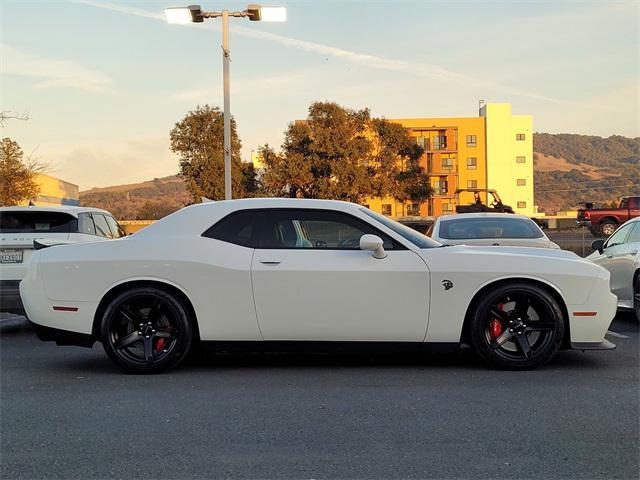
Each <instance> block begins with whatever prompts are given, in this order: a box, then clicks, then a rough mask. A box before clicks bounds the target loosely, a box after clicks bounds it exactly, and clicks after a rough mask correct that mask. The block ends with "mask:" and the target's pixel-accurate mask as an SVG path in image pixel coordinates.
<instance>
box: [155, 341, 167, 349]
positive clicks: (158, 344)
mask: <svg viewBox="0 0 640 480" xmlns="http://www.w3.org/2000/svg"><path fill="white" fill-rule="evenodd" d="M166 344H167V339H166V338H159V339H158V340H157V341H156V352H161V351H162V349H163V348H164V347H165V345H166Z"/></svg>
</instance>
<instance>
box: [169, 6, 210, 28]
mask: <svg viewBox="0 0 640 480" xmlns="http://www.w3.org/2000/svg"><path fill="white" fill-rule="evenodd" d="M164 16H165V18H166V19H167V23H178V24H185V23H200V22H203V21H204V17H203V15H202V9H201V8H200V5H189V6H188V7H171V8H165V9H164Z"/></svg>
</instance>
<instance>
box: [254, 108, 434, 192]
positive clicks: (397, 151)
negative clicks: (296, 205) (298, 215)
mask: <svg viewBox="0 0 640 480" xmlns="http://www.w3.org/2000/svg"><path fill="white" fill-rule="evenodd" d="M259 152H260V155H261V156H262V159H263V163H264V165H265V172H264V175H263V177H262V184H263V188H264V190H265V191H266V192H267V193H268V194H270V195H276V196H290V197H303V198H331V199H338V200H348V201H352V202H360V201H362V200H363V199H364V198H365V197H368V196H377V197H384V196H388V195H390V196H392V197H394V198H396V199H398V200H399V201H406V200H414V201H421V200H424V199H425V198H427V197H428V196H429V195H430V194H431V187H430V186H429V182H428V177H427V175H426V174H425V173H424V171H423V170H422V168H421V167H420V165H419V159H420V157H421V155H422V153H423V150H422V148H421V147H420V146H418V145H417V144H416V143H415V141H413V140H412V139H411V137H410V136H409V134H408V133H407V131H406V130H405V129H404V128H403V127H402V126H401V125H399V124H394V123H391V122H389V121H387V120H384V119H372V118H371V115H370V113H369V110H368V109H363V110H351V109H346V108H344V107H341V106H340V105H338V104H336V103H331V102H315V103H312V104H311V106H310V107H309V115H308V117H307V119H306V120H305V121H303V122H294V123H291V124H290V125H289V127H288V128H287V130H286V132H285V141H284V143H283V145H282V152H281V153H277V152H275V151H274V150H273V149H272V148H270V147H269V146H268V145H265V146H263V147H261V148H260V149H259Z"/></svg>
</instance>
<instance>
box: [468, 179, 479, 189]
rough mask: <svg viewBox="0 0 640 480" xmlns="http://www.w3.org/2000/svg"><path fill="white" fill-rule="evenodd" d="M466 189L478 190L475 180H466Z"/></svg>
mask: <svg viewBox="0 0 640 480" xmlns="http://www.w3.org/2000/svg"><path fill="white" fill-rule="evenodd" d="M467 188H478V181H477V180H467Z"/></svg>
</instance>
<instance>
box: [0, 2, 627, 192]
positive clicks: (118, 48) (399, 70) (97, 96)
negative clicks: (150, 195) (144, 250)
mask: <svg viewBox="0 0 640 480" xmlns="http://www.w3.org/2000/svg"><path fill="white" fill-rule="evenodd" d="M172 1H177V2H178V3H177V4H176V3H172ZM179 2H180V0H165V1H155V0H154V1H150V0H149V1H126V0H119V1H102V0H52V1H31V0H0V16H1V17H2V20H1V21H2V25H1V32H0V60H1V61H2V64H1V85H0V87H1V90H0V93H1V98H0V103H1V108H2V110H3V111H14V112H24V111H27V112H29V117H30V118H29V120H28V121H17V120H13V121H9V122H8V123H7V124H6V125H5V126H4V127H3V128H2V129H1V130H2V131H1V132H0V135H2V137H11V138H12V139H14V140H16V141H17V142H18V143H19V144H20V145H21V146H22V148H23V150H24V151H25V153H27V154H30V155H34V156H35V157H36V158H38V159H39V160H40V161H42V162H45V163H47V164H48V165H49V173H50V174H51V175H54V176H57V177H60V178H62V179H64V180H67V181H70V182H73V183H76V184H78V185H79V186H80V189H81V190H87V189H90V188H92V187H96V186H108V185H116V184H124V183H132V182H138V181H143V180H149V179H152V178H156V177H163V176H166V175H173V174H175V173H177V170H178V161H177V158H176V157H175V156H174V155H173V154H172V153H171V151H170V150H169V131H170V130H171V128H172V127H173V126H174V124H175V123H176V122H178V121H179V120H180V119H181V118H183V117H184V115H185V114H186V113H187V112H188V111H190V110H192V109H194V108H195V107H196V106H197V105H203V104H205V103H208V104H210V105H215V106H222V96H223V91H222V49H221V31H220V22H219V20H217V19H216V20H208V21H205V22H204V23H202V24H194V25H186V26H183V25H168V24H166V22H165V21H164V17H163V14H162V9H163V8H165V7H168V6H180V5H181V3H179ZM186 3H189V2H186ZM246 4H247V3H246V2H237V1H226V2H224V3H220V2H206V3H203V4H202V5H203V9H205V10H220V9H222V8H223V7H224V8H228V9H229V10H244V8H246ZM269 4H277V5H283V6H285V7H286V8H287V15H288V18H287V21H286V22H285V23H266V22H250V21H248V20H247V19H243V18H232V19H231V20H230V50H231V59H232V62H231V112H232V114H233V116H234V118H235V119H236V121H237V124H238V133H239V135H240V138H241V140H242V144H243V150H242V153H243V157H244V159H246V160H248V159H249V158H250V156H251V151H252V150H254V149H257V147H258V146H259V145H262V144H264V143H269V144H270V145H272V146H275V147H279V146H280V145H281V143H282V141H283V137H284V130H285V129H286V128H287V125H288V123H289V122H291V121H293V120H295V119H299V118H304V117H305V116H306V113H307V109H308V107H309V105H310V104H311V103H312V102H313V101H316V100H322V101H335V102H338V103H339V104H341V105H344V106H347V107H350V108H356V109H360V108H365V107H367V108H369V109H370V110H371V112H372V114H373V115H375V116H381V117H386V118H407V117H441V116H442V117H446V116H450V117H455V116H476V115H477V114H478V101H479V100H480V99H483V100H486V101H503V102H510V103H511V104H512V108H513V112H514V113H516V114H530V115H533V119H534V129H535V131H538V132H551V133H581V134H589V135H599V136H605V137H606V136H609V135H625V136H629V137H638V136H640V98H639V93H638V92H639V88H640V87H639V86H640V0H628V1H600V2H589V1H561V0H552V1H526V2H524V1H522V2H520V1H456V0H449V1H431V0H422V1H400V0H398V1H377V0H373V1H364V0H363V1H355V0H352V1H344V0H343V1H335V0H314V1H311V0H288V1H286V0H280V1H279V0H273V1H269Z"/></svg>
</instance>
